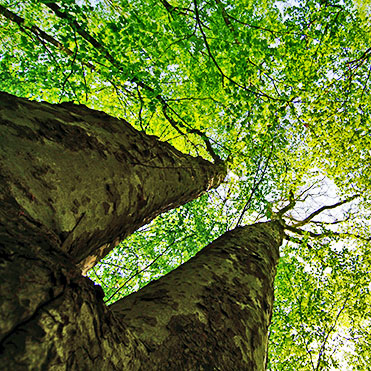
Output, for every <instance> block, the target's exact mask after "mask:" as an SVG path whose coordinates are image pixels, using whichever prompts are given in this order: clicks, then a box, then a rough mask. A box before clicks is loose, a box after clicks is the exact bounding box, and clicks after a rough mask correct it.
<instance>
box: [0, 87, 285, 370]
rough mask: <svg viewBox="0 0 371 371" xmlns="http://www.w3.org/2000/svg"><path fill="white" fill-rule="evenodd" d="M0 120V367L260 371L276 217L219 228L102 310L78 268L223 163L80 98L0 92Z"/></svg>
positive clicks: (193, 193)
mask: <svg viewBox="0 0 371 371" xmlns="http://www.w3.org/2000/svg"><path fill="white" fill-rule="evenodd" d="M0 124H1V126H0V128H1V134H0V170H1V172H0V281H1V283H2V284H1V286H0V369H9V370H44V369H45V370H46V369H47V370H129V371H130V370H140V369H149V370H174V369H180V370H206V369H219V370H231V369H233V370H234V369H239V370H261V369H264V367H265V366H264V362H265V358H266V347H267V328H268V325H269V321H270V316H271V312H272V304H273V279H274V274H275V266H276V263H277V260H278V247H279V245H280V243H281V240H282V228H281V226H280V224H279V223H278V222H275V223H266V224H256V225H254V226H250V227H244V228H238V229H236V230H234V231H232V232H228V233H227V234H225V235H224V236H222V237H221V238H219V239H218V240H217V241H215V242H214V243H213V244H211V245H210V246H208V247H207V248H205V249H204V250H203V251H202V252H200V253H199V254H198V255H197V256H196V257H195V258H194V259H192V260H191V261H189V262H188V263H186V264H184V265H183V266H181V267H180V268H178V269H177V270H176V271H174V272H173V273H171V274H170V275H168V276H166V277H164V278H162V279H160V280H158V281H156V282H154V283H152V284H150V285H149V286H147V287H146V288H144V289H143V290H141V291H140V292H138V293H136V294H133V295H130V296H129V297H128V298H126V299H124V300H121V301H120V302H118V303H116V304H114V305H113V306H111V307H109V308H108V307H106V306H105V305H104V303H103V300H102V299H103V292H102V290H101V288H100V287H99V286H95V285H94V284H93V283H92V282H91V281H90V280H89V279H88V278H86V277H84V276H82V275H81V268H87V267H88V266H89V265H92V264H94V262H95V261H96V260H98V259H99V258H100V257H102V256H104V255H105V254H106V253H107V252H108V251H109V250H110V249H111V248H112V246H113V245H114V242H115V240H116V239H117V238H124V237H125V236H127V235H128V234H129V233H132V232H133V231H134V230H136V229H137V228H138V227H140V226H141V225H143V224H145V223H147V222H148V221H150V220H151V219H152V218H153V217H155V216H156V215H158V214H159V213H160V212H162V211H165V210H168V209H169V208H172V207H175V206H178V205H180V204H182V203H185V202H187V201H189V200H191V199H193V198H195V197H197V196H199V195H200V194H201V193H202V192H205V191H207V190H208V189H210V188H211V187H214V186H216V185H218V184H219V183H220V181H221V180H222V179H223V177H224V175H225V169H224V168H223V166H222V165H220V164H217V165H214V164H211V163H209V162H207V161H205V160H203V159H201V158H192V157H190V156H186V155H184V154H182V153H180V152H179V151H177V150H175V149H174V148H172V147H171V146H170V145H168V144H166V143H161V142H159V141H158V140H157V139H155V138H153V137H150V136H147V135H145V134H143V133H140V132H138V131H136V130H134V129H133V128H132V127H130V125H128V124H127V123H126V122H125V121H122V120H117V119H114V118H112V117H110V116H108V115H106V114H104V113H102V112H97V111H93V110H90V109H88V108H86V107H84V106H75V105H72V104H62V105H50V104H47V103H37V102H30V101H27V100H26V99H21V98H16V97H13V96H10V95H8V94H3V93H2V94H0Z"/></svg>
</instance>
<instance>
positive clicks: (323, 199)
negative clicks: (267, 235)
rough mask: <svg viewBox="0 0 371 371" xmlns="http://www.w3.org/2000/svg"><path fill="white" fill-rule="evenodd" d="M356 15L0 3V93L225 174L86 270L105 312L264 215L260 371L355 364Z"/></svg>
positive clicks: (365, 77) (366, 317)
mask: <svg viewBox="0 0 371 371" xmlns="http://www.w3.org/2000/svg"><path fill="white" fill-rule="evenodd" d="M370 22H371V20H370V6H369V5H368V4H367V2H358V1H355V2H352V1H348V0H345V1H343V0H341V1H289V2H285V1H270V0H254V1H249V2H247V1H244V0H234V1H232V0H207V1H204V0H169V1H167V0H157V1H151V0H102V1H93V0H91V1H89V0H86V1H85V0H80V1H78V0H63V1H57V2H53V1H49V0H43V1H35V0H26V1H22V2H19V1H14V0H2V1H1V2H0V39H1V41H0V90H1V91H5V92H8V93H10V94H14V95H17V96H20V97H26V98H29V99H31V100H37V101H47V102H49V103H60V102H70V101H73V102H74V103H76V104H83V105H86V106H88V107H89V108H93V109H97V110H101V111H104V112H106V113H108V114H110V115H113V116H116V117H119V118H124V119H126V120H127V121H128V122H129V123H130V124H131V125H133V126H134V127H135V128H136V129H138V130H140V131H143V132H145V133H147V134H149V135H154V136H156V137H158V138H159V139H160V140H161V141H166V142H169V143H170V144H172V145H173V146H175V147H176V148H177V149H179V150H180V151H182V152H184V153H188V154H191V155H193V156H201V157H203V158H205V159H207V160H210V161H214V162H222V161H223V162H225V163H226V165H227V166H228V175H227V178H226V180H225V182H224V183H223V184H222V185H221V186H220V187H219V188H218V189H216V190H212V191H210V192H208V193H207V194H205V195H203V196H202V197H200V198H199V199H196V200H194V201H192V202H190V203H188V204H186V205H185V206H183V207H180V208H178V209H176V210H172V211H170V212H168V213H166V214H162V215H160V216H159V217H157V218H156V219H155V220H154V221H153V222H152V223H150V224H149V225H146V226H144V227H142V228H141V229H140V230H139V231H137V232H136V233H134V234H133V235H132V236H130V237H129V238H128V239H126V240H124V241H122V242H121V243H120V244H119V245H118V246H117V247H116V248H115V249H114V250H113V251H112V252H111V253H110V255H109V256H107V257H106V258H105V259H104V260H102V261H101V262H100V263H99V264H97V265H96V266H95V267H94V268H93V269H92V270H91V271H89V273H88V275H89V277H90V278H91V279H92V280H94V281H95V282H97V283H99V284H100V285H101V286H102V288H103V290H104V291H105V295H106V296H105V301H106V302H107V304H109V303H112V302H114V301H116V300H118V299H119V298H122V297H123V296H126V295H128V294H129V293H131V292H133V291H135V290H138V289H140V288H141V287H143V286H144V285H146V284H147V283H148V282H150V281H151V280H154V279H156V278H158V277H160V276H162V275H164V274H166V273H167V272H169V271H171V270H172V269H174V268H175V267H177V266H178V265H179V264H181V263H183V262H185V261H186V260H188V259H189V258H190V257H192V256H194V255H195V253H196V252H197V251H199V250H200V249H201V248H203V247H204V246H206V245H207V244H208V243H210V242H211V241H213V240H214V239H215V238H217V237H219V236H220V235H222V234H223V233H224V232H226V231H228V230H231V229H233V228H234V227H236V226H238V225H246V224H250V223H254V222H257V221H266V220H270V219H272V218H273V219H274V218H275V216H277V215H279V216H280V217H282V218H283V219H284V220H285V223H286V238H285V242H284V244H283V246H282V247H281V257H280V262H279V266H278V273H277V277H276V281H275V307H274V314H273V319H272V325H271V328H270V346H269V365H268V368H269V369H270V370H291V369H300V370H330V369H357V370H368V369H369V364H370V362H371V354H370V349H371V333H370V331H369V327H370V320H371V310H370V305H371V296H370V293H371V281H370V277H371V275H370V266H371V251H370V238H371V231H370V210H371V205H370V189H371V184H370V183H371V181H370V179H371V167H370V163H371V135H370V134H371V132H370V130H371V122H370V108H371V102H370V92H369V89H370V74H371V65H370V56H371V48H370V38H371V23H370ZM92 181H93V179H92Z"/></svg>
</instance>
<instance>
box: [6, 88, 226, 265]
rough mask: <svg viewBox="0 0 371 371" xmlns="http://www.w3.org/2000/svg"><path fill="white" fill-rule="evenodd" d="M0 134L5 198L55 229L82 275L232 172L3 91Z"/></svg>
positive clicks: (109, 120)
mask: <svg viewBox="0 0 371 371" xmlns="http://www.w3.org/2000/svg"><path fill="white" fill-rule="evenodd" d="M0 130H1V132H0V171H1V173H0V174H1V176H2V181H3V182H4V183H5V184H6V187H5V188H4V189H3V195H6V197H9V199H12V200H13V201H12V202H13V205H12V207H14V208H16V209H17V211H18V213H19V217H20V218H25V219H30V220H33V222H34V223H39V225H42V226H43V227H45V228H47V229H49V230H50V231H51V232H52V233H55V234H56V235H57V236H58V237H59V239H60V241H61V246H62V249H63V251H65V252H66V253H68V254H69V255H70V256H71V258H72V260H73V262H74V263H76V264H79V266H80V268H81V269H82V271H83V272H86V271H87V270H88V269H89V268H91V267H92V266H93V265H94V264H95V263H96V262H97V261H99V260H100V259H101V258H102V257H103V256H105V255H106V254H107V253H108V252H109V251H110V250H111V249H112V248H113V247H114V246H115V245H116V244H117V243H118V242H119V241H121V240H122V239H124V238H125V237H127V236H128V235H129V234H131V233H133V232H134V231H135V230H137V229H138V228H139V227H140V226H142V225H144V224H146V223H148V222H150V221H151V220H152V219H153V218H154V217H155V216H157V215H158V214H160V213H161V212H163V211H166V210H169V209H171V208H175V207H177V206H180V205H182V204H184V203H186V202H188V201H190V200H192V199H194V198H197V197H198V196H200V195H201V194H202V193H203V192H205V191H207V190H209V189H210V188H212V187H216V186H218V185H219V184H220V182H221V181H222V180H223V179H224V177H225V175H226V169H225V167H224V166H223V165H222V164H212V163H210V162H208V161H205V160H204V159H202V158H200V157H197V158H194V157H191V156H188V155H185V154H183V153H181V152H179V151H177V150H176V149H174V148H173V147H171V146H170V145H169V144H167V143H164V142H160V141H159V140H158V139H156V138H155V137H154V136H149V135H146V134H144V133H142V132H139V131H137V130H135V129H134V128H133V127H132V126H130V125H129V124H128V123H127V122H126V121H124V120H119V119H116V118H113V117H110V116H108V115H107V114H105V113H103V112H99V111H94V110H91V109H88V108H87V107H85V106H82V105H75V104H71V103H64V104H59V105H51V104H48V103H39V102H35V101H28V100H26V99H22V98H17V97H14V96H11V95H9V94H6V93H0ZM3 197H4V196H3ZM4 223H6V218H5V222H4Z"/></svg>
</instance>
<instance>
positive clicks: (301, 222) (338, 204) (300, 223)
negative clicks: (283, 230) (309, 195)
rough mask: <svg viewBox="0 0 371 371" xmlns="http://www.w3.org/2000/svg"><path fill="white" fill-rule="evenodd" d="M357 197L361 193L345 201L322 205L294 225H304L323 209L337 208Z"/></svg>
mask: <svg viewBox="0 0 371 371" xmlns="http://www.w3.org/2000/svg"><path fill="white" fill-rule="evenodd" d="M357 197H359V195H354V196H352V197H349V198H347V199H346V200H344V201H340V202H337V203H336V204H333V205H326V206H322V207H321V208H319V209H318V210H316V211H315V212H313V213H312V214H310V215H309V216H307V217H306V218H305V219H304V220H302V221H300V222H298V223H295V224H294V225H293V227H302V226H303V225H305V224H308V223H309V222H310V221H311V220H312V219H313V218H314V217H315V216H317V215H318V214H320V213H322V211H325V210H331V209H335V208H337V207H339V206H341V205H344V204H346V203H348V202H350V201H353V200H354V199H355V198H357Z"/></svg>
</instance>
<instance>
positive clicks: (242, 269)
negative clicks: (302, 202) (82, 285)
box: [111, 222, 283, 371]
mask: <svg viewBox="0 0 371 371" xmlns="http://www.w3.org/2000/svg"><path fill="white" fill-rule="evenodd" d="M282 236H283V229H282V227H281V225H280V224H279V222H270V223H259V224H255V225H252V226H247V227H241V228H237V229H235V230H233V231H230V232H227V233H226V234H224V235H223V236H222V237H220V238H219V239H217V240H216V241H214V242H213V243H212V244H210V245H209V246H207V247H206V248H204V249H203V250H202V251H201V252H199V253H198V254H197V255H196V256H195V257H194V258H193V259H191V260H190V261H188V262H187V263H186V264H184V265H182V266H181V267H179V268H178V269H176V270H175V271H173V272H171V273H170V274H168V275H167V276H165V277H163V278H161V279H159V280H158V281H155V282H152V283H150V284H149V285H148V286H146V287H145V288H143V289H142V290H140V291H139V292H137V293H134V294H132V295H130V296H128V297H126V298H124V299H122V300H120V301H118V302H116V303H115V304H113V305H112V306H111V310H112V311H113V312H115V313H117V318H121V323H125V324H127V325H128V326H129V328H130V329H132V331H133V333H135V334H136V336H138V339H140V340H141V342H142V343H143V344H144V345H145V347H146V349H147V351H148V357H147V358H146V359H144V360H143V361H142V362H141V366H142V367H143V368H142V369H144V370H248V371H257V370H264V369H265V367H266V357H267V346H268V326H269V324H270V320H271V316H272V308H273V299H274V297H273V283H274V277H275V274H276V265H277V262H278V257H279V246H280V245H281V242H282Z"/></svg>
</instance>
